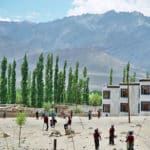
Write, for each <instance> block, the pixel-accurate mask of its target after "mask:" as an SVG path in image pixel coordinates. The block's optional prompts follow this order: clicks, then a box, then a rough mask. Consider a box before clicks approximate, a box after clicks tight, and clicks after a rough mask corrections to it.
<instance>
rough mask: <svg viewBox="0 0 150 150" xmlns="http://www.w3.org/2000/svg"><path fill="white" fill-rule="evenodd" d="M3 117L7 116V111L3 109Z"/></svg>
mask: <svg viewBox="0 0 150 150" xmlns="http://www.w3.org/2000/svg"><path fill="white" fill-rule="evenodd" d="M3 118H6V111H5V110H4V111H3Z"/></svg>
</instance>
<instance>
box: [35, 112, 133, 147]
mask: <svg viewBox="0 0 150 150" xmlns="http://www.w3.org/2000/svg"><path fill="white" fill-rule="evenodd" d="M72 115H73V112H72V111H71V112H70V115H67V116H66V115H64V119H66V122H65V124H64V129H65V133H66V131H67V130H68V128H69V127H70V128H71V124H72ZM50 116H51V120H50V126H51V127H55V124H56V123H57V120H56V119H55V116H56V115H55V113H54V112H53V111H52V112H51V113H50ZM41 117H42V118H43V120H44V124H46V129H45V130H46V131H48V127H49V117H48V115H47V114H46V113H45V112H42V114H41ZM99 117H100V111H98V118H99ZM88 118H89V120H91V118H92V111H89V112H88ZM36 119H39V113H38V111H37V112H36ZM93 136H94V143H95V150H98V149H99V145H100V143H99V141H100V140H101V135H100V133H99V131H98V129H95V131H94V134H93ZM114 138H115V128H114V125H112V126H111V128H110V129H109V144H110V145H114V144H115V143H114ZM126 142H127V150H133V149H134V136H133V132H131V131H130V132H128V135H127V137H126Z"/></svg>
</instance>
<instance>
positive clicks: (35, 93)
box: [31, 70, 37, 107]
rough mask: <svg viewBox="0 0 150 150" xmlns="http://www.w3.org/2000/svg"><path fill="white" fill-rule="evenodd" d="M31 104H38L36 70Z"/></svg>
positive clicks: (33, 74) (33, 77) (33, 75)
mask: <svg viewBox="0 0 150 150" xmlns="http://www.w3.org/2000/svg"><path fill="white" fill-rule="evenodd" d="M31 106H34V107H36V106H37V89H36V70H34V71H33V73H32V84H31Z"/></svg>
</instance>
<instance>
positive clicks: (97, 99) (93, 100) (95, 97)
mask: <svg viewBox="0 0 150 150" xmlns="http://www.w3.org/2000/svg"><path fill="white" fill-rule="evenodd" d="M89 104H90V105H93V106H100V105H101V104H102V97H101V95H100V94H99V93H92V94H90V96H89Z"/></svg>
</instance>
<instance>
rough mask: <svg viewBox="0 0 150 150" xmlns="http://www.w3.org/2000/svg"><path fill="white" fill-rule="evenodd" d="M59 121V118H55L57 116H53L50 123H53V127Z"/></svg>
mask: <svg viewBox="0 0 150 150" xmlns="http://www.w3.org/2000/svg"><path fill="white" fill-rule="evenodd" d="M56 123H57V120H56V119H55V118H52V119H51V120H50V125H51V127H55V124H56Z"/></svg>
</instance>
